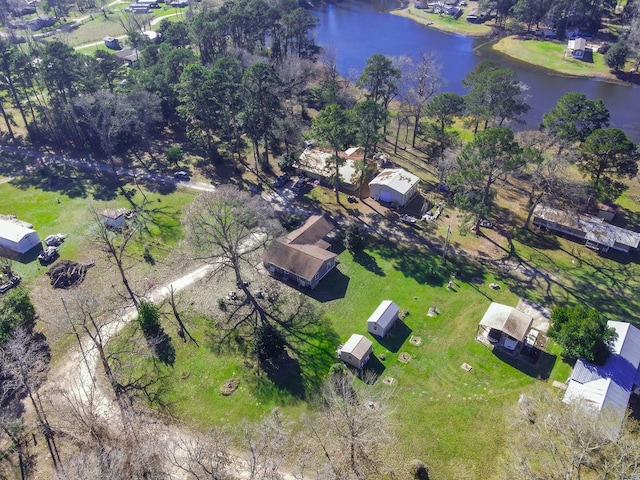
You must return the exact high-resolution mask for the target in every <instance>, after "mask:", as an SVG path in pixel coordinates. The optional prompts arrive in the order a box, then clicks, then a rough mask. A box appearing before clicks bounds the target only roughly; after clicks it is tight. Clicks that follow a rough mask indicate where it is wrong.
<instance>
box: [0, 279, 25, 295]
mask: <svg viewBox="0 0 640 480" xmlns="http://www.w3.org/2000/svg"><path fill="white" fill-rule="evenodd" d="M20 280H22V277H20V276H18V275H11V276H10V277H9V278H8V279H7V281H6V282H3V283H0V293H6V292H8V291H9V290H11V289H12V288H13V287H15V286H16V285H18V284H19V283H20Z"/></svg>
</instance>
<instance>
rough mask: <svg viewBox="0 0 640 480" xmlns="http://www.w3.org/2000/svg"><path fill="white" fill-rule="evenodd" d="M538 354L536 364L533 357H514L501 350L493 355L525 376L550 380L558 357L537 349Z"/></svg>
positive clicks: (495, 349) (494, 350) (497, 349)
mask: <svg viewBox="0 0 640 480" xmlns="http://www.w3.org/2000/svg"><path fill="white" fill-rule="evenodd" d="M536 352H538V353H537V354H536V360H535V362H534V361H533V360H532V357H531V356H528V355H523V354H521V355H517V356H514V355H511V354H509V353H507V352H505V351H503V350H501V349H499V348H494V349H493V354H494V355H495V356H496V357H498V358H499V359H500V360H501V361H503V362H504V363H506V364H508V365H511V366H512V367H513V368H516V369H517V370H520V371H521V372H522V373H524V374H525V375H528V376H530V377H533V378H537V379H538V380H548V379H549V376H550V375H551V371H552V370H553V366H554V365H555V363H556V360H557V358H558V357H557V356H556V355H553V354H551V353H548V352H545V351H544V350H537V349H536Z"/></svg>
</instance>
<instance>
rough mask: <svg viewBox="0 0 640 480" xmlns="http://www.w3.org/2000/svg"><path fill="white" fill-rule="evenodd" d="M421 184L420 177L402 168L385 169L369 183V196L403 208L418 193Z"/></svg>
mask: <svg viewBox="0 0 640 480" xmlns="http://www.w3.org/2000/svg"><path fill="white" fill-rule="evenodd" d="M419 183H420V179H419V178H418V177H416V176H415V175H414V174H413V173H410V172H407V171H406V170H404V169H402V168H385V169H384V170H383V171H382V172H380V173H379V174H378V176H377V177H376V178H374V179H373V180H371V182H369V189H370V194H369V195H370V196H371V197H372V198H374V199H375V200H379V201H382V202H387V203H391V202H393V203H397V204H398V205H400V206H401V207H402V206H404V205H406V204H407V203H409V201H410V200H411V199H412V198H413V196H414V195H415V194H416V193H417V192H418V184H419Z"/></svg>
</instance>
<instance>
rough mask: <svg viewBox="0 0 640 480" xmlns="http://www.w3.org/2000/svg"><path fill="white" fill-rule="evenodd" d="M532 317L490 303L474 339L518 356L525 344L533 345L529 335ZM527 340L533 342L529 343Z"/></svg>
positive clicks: (514, 309)
mask: <svg viewBox="0 0 640 480" xmlns="http://www.w3.org/2000/svg"><path fill="white" fill-rule="evenodd" d="M532 323H533V317H531V316H529V315H527V314H526V313H524V312H521V311H520V310H517V309H516V308H514V307H510V306H508V305H503V304H501V303H496V302H491V305H489V308H487V311H486V312H485V314H484V316H483V317H482V320H480V324H479V325H478V334H477V336H476V338H477V339H478V340H479V341H481V342H483V343H486V342H489V343H491V344H493V345H495V346H497V347H501V348H504V349H505V350H508V351H510V352H511V353H514V354H518V353H519V352H520V350H521V349H522V347H523V345H524V344H525V343H531V344H533V343H534V342H535V338H534V337H535V335H531V333H532V332H531V330H532V329H531V324H532ZM529 338H532V339H533V340H531V341H529Z"/></svg>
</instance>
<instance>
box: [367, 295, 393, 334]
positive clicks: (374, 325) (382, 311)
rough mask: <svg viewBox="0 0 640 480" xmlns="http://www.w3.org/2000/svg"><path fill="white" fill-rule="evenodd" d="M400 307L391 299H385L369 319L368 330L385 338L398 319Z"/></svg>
mask: <svg viewBox="0 0 640 480" xmlns="http://www.w3.org/2000/svg"><path fill="white" fill-rule="evenodd" d="M399 312H400V309H399V308H398V305H396V304H395V303H394V302H392V301H391V300H383V301H382V303H380V305H378V308H376V310H375V311H374V312H373V313H372V314H371V316H370V317H369V320H367V331H368V332H369V333H371V334H372V335H376V336H377V337H380V338H384V337H385V335H386V334H387V333H388V332H389V330H391V327H393V325H394V324H395V323H396V320H398V313H399Z"/></svg>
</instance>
